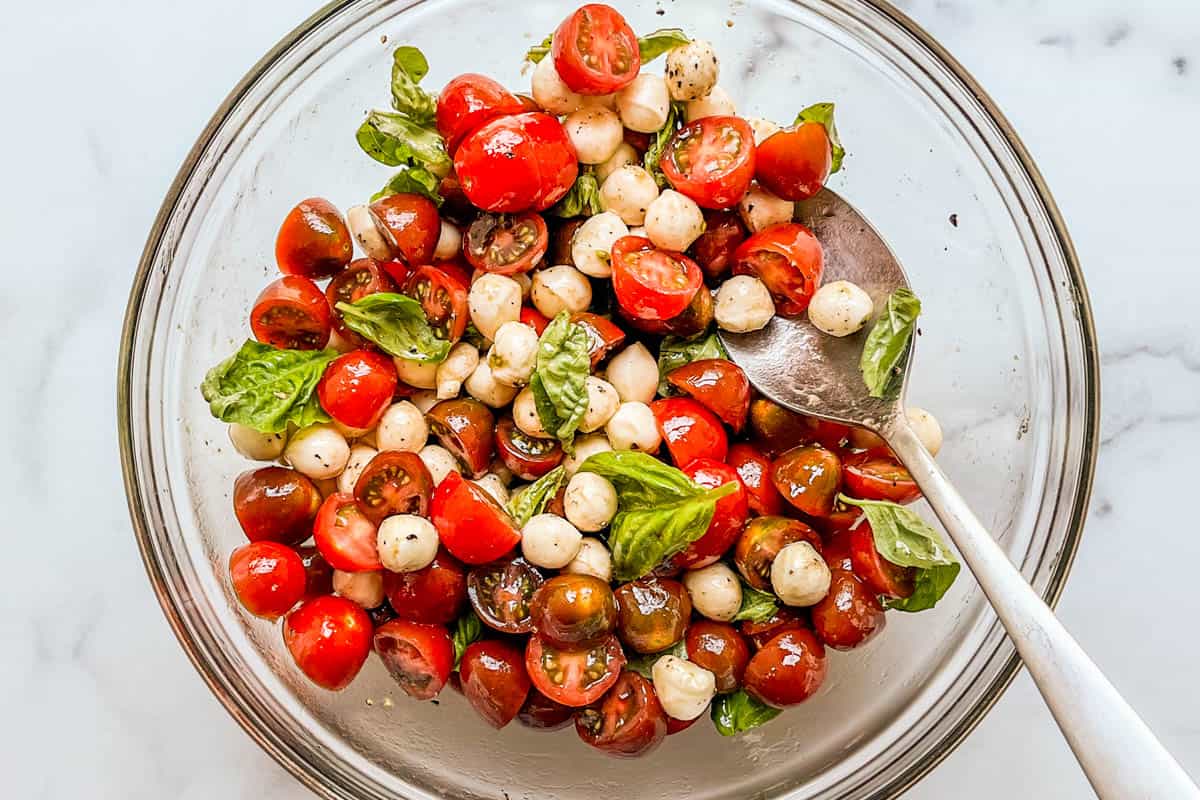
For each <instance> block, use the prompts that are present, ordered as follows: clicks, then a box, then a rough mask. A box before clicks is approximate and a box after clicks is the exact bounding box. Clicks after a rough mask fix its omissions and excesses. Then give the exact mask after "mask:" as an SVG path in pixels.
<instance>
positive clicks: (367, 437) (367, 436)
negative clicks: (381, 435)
mask: <svg viewBox="0 0 1200 800" xmlns="http://www.w3.org/2000/svg"><path fill="white" fill-rule="evenodd" d="M357 443H358V444H365V445H366V446H367V447H373V448H375V449H376V450H378V449H379V443H378V442H376V441H375V429H374V428H372V429H371V430H369V431H367V432H366V433H364V434H363V435H362V436H361V437H360V438H359V440H358V442H357Z"/></svg>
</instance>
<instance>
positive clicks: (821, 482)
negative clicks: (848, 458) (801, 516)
mask: <svg viewBox="0 0 1200 800" xmlns="http://www.w3.org/2000/svg"><path fill="white" fill-rule="evenodd" d="M771 482H772V483H774V484H775V488H776V489H778V490H779V493H780V494H781V495H783V499H784V500H787V501H788V502H789V503H791V505H792V506H793V507H794V508H795V509H797V510H798V511H802V512H804V513H805V514H808V515H809V516H812V517H825V516H828V515H829V514H831V513H832V512H833V505H834V501H835V500H837V494H838V489H839V487H840V486H841V485H842V462H841V459H839V458H838V457H837V455H836V454H835V453H833V452H832V451H830V450H826V449H825V448H824V447H822V446H821V445H819V444H806V445H801V446H800V447H793V448H792V449H791V450H788V451H787V452H786V453H784V454H783V455H781V456H780V457H779V458H777V459H775V463H774V464H772V465H771Z"/></svg>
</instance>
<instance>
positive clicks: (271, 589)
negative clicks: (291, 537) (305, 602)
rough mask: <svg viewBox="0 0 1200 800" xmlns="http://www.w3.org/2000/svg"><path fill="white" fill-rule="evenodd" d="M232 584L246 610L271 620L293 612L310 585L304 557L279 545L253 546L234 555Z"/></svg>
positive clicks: (275, 543) (240, 548) (256, 543)
mask: <svg viewBox="0 0 1200 800" xmlns="http://www.w3.org/2000/svg"><path fill="white" fill-rule="evenodd" d="M229 582H230V583H231V584H233V591H234V593H235V594H236V595H237V598H238V601H239V602H240V603H241V604H242V607H243V608H245V609H246V610H247V611H249V612H250V613H251V614H253V615H254V616H256V617H262V618H263V619H269V620H277V619H279V618H280V617H282V616H283V615H284V614H286V613H287V612H289V611H291V610H292V606H294V605H296V603H299V602H300V600H301V599H302V598H303V597H304V588H305V586H306V585H307V583H308V581H307V576H306V575H305V573H304V562H303V561H301V560H300V554H299V553H297V552H296V551H295V550H293V549H292V548H290V547H285V546H284V545H281V544H279V543H278V542H250V544H244V545H242V546H241V547H239V548H237V549H236V550H234V551H233V552H232V553H230V554H229Z"/></svg>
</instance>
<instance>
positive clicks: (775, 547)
mask: <svg viewBox="0 0 1200 800" xmlns="http://www.w3.org/2000/svg"><path fill="white" fill-rule="evenodd" d="M793 542H808V543H809V544H811V545H812V546H813V548H814V549H815V550H816V551H817V552H818V553H820V552H821V551H822V547H823V545H822V544H821V535H820V534H818V533H817V532H816V531H814V530H813V529H812V528H810V527H809V526H808V525H805V524H804V523H803V522H800V521H799V520H795V519H788V518H787V517H755V518H754V519H752V520H750V522H749V523H748V524H747V525H746V527H745V528H744V529H743V530H742V535H741V536H739V537H738V541H737V546H736V547H735V548H734V552H733V560H734V562H735V563H736V564H737V568H738V572H740V573H742V577H743V578H745V579H746V582H747V583H749V584H750V585H751V586H753V587H754V588H755V589H758V590H760V591H764V592H769V591H772V589H771V565H772V564H774V563H775V556H777V555H779V551H780V550H782V549H783V548H784V547H786V546H787V545H789V544H792V543H793Z"/></svg>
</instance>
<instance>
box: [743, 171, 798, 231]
mask: <svg viewBox="0 0 1200 800" xmlns="http://www.w3.org/2000/svg"><path fill="white" fill-rule="evenodd" d="M795 211H796V205H795V203H793V202H792V201H791V200H784V199H783V198H782V197H778V196H776V195H774V194H772V193H771V192H769V191H767V190H766V189H765V188H763V187H762V186H759V185H758V184H757V183H755V184H753V185H751V186H750V190H749V191H748V192H746V194H745V195H743V196H742V199H741V200H739V201H738V215H739V216H741V218H742V222H744V223H746V227H747V228H749V229H750V231H751V233H758V232H759V231H761V230H764V229H766V228H769V227H771V226H772V225H778V224H780V223H782V222H791V221H792V215H793V214H794V213H795Z"/></svg>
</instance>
